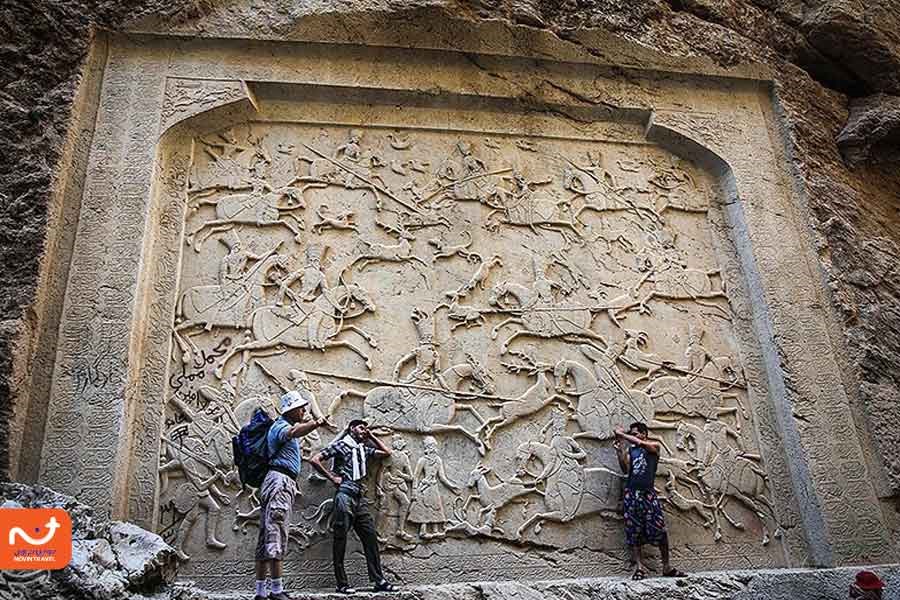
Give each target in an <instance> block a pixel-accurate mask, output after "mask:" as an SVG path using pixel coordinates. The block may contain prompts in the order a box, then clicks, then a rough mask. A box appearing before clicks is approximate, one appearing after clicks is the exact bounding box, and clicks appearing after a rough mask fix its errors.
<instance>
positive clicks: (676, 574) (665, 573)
mask: <svg viewBox="0 0 900 600" xmlns="http://www.w3.org/2000/svg"><path fill="white" fill-rule="evenodd" d="M662 576H663V577H687V576H688V574H687V573H685V572H684V571H679V570H678V569H676V568H675V567H670V568H669V570H668V571H663V574H662Z"/></svg>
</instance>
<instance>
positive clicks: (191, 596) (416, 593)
mask: <svg viewBox="0 0 900 600" xmlns="http://www.w3.org/2000/svg"><path fill="white" fill-rule="evenodd" d="M863 569H868V570H871V571H874V572H875V573H877V574H878V576H879V577H881V579H882V580H884V582H885V583H886V585H887V587H886V589H885V592H884V596H883V597H884V598H885V599H900V564H889V565H873V566H865V567H863V566H861V567H846V568H837V569H771V570H759V571H716V572H703V573H694V574H691V576H690V577H687V578H685V579H677V580H675V579H664V578H661V577H655V578H649V579H645V580H644V581H640V582H634V581H630V580H627V579H623V578H621V577H598V578H590V579H560V580H551V581H535V582H528V583H518V582H473V583H460V584H449V585H438V586H421V587H411V588H403V589H402V590H401V591H400V592H398V593H396V594H375V593H371V592H360V593H357V594H356V595H354V596H353V598H358V599H363V600H375V599H378V600H381V599H382V598H383V599H385V600H510V599H515V600H591V599H599V598H609V599H614V600H637V599H638V598H653V599H654V600H805V599H809V600H813V599H814V600H845V599H846V598H847V596H848V588H849V586H850V583H851V582H852V581H853V579H854V576H855V574H856V573H857V572H858V571H860V570H863ZM287 576H288V577H289V576H290V574H289V573H288V574H287ZM247 585H248V590H250V586H251V585H252V581H250V580H249V574H248V582H247ZM290 592H291V594H292V596H293V597H294V598H296V599H297V600H337V599H339V598H340V599H346V598H347V597H346V596H343V595H340V594H335V593H324V592H312V593H302V592H299V591H297V590H290ZM252 597H253V594H252V593H251V592H250V591H248V592H245V593H244V592H242V593H230V594H219V593H216V594H207V593H204V592H202V591H198V590H197V589H196V588H194V587H192V586H191V585H190V584H189V583H187V582H182V583H179V584H176V587H175V589H174V590H172V594H171V596H170V598H173V599H178V600H239V599H240V600H243V599H245V598H246V599H249V598H252Z"/></svg>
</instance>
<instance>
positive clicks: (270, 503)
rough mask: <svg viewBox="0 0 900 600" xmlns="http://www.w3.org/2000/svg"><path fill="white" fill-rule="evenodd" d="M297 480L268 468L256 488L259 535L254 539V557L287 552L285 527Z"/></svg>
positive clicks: (264, 558) (273, 555)
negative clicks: (264, 476) (257, 492)
mask: <svg viewBox="0 0 900 600" xmlns="http://www.w3.org/2000/svg"><path fill="white" fill-rule="evenodd" d="M296 493H297V482H295V481H294V480H293V479H291V478H290V477H288V476H287V475H284V474H283V473H279V472H278V471H269V473H268V474H267V475H266V479H265V480H264V481H263V484H262V486H261V487H260V488H259V500H260V507H259V538H258V539H257V541H256V560H270V559H273V558H274V559H275V560H281V559H282V558H284V554H285V553H286V552H287V544H288V528H289V527H290V525H291V509H292V508H293V506H294V494H296Z"/></svg>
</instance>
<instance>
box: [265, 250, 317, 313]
mask: <svg viewBox="0 0 900 600" xmlns="http://www.w3.org/2000/svg"><path fill="white" fill-rule="evenodd" d="M325 250H326V248H324V247H323V246H319V245H317V244H310V245H309V246H307V247H306V253H305V254H306V264H305V265H304V267H303V269H301V270H299V271H295V272H293V273H291V274H290V275H288V276H287V277H285V278H284V279H282V280H281V282H280V283H279V285H278V296H277V297H276V299H275V303H276V304H277V305H278V306H282V305H283V304H284V298H285V296H290V297H291V298H292V299H293V300H299V301H300V302H312V301H313V300H315V299H316V296H318V294H319V293H320V292H324V291H325V290H327V289H328V281H327V279H326V278H325V271H324V270H323V268H322V258H323V256H324V255H325ZM298 279H299V280H300V281H301V283H300V293H299V294H294V293H293V292H292V291H291V289H290V286H291V284H292V283H294V282H295V281H297V280H298Z"/></svg>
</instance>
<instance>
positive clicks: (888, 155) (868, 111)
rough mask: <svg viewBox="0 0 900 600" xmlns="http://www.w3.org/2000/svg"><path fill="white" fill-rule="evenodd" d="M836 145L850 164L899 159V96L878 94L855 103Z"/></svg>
mask: <svg viewBox="0 0 900 600" xmlns="http://www.w3.org/2000/svg"><path fill="white" fill-rule="evenodd" d="M837 143H838V146H840V148H841V153H842V154H843V155H844V158H845V159H846V160H847V162H849V163H850V164H859V163H861V162H864V161H867V160H868V161H872V162H891V161H895V160H897V159H898V158H900V96H891V95H888V94H875V95H872V96H867V97H865V98H857V99H855V100H853V101H852V102H851V103H850V118H849V119H848V120H847V124H846V125H845V126H844V129H843V130H842V131H841V133H840V134H839V135H838V138H837Z"/></svg>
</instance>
